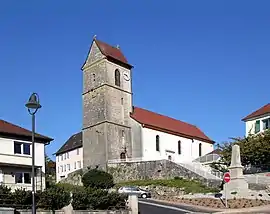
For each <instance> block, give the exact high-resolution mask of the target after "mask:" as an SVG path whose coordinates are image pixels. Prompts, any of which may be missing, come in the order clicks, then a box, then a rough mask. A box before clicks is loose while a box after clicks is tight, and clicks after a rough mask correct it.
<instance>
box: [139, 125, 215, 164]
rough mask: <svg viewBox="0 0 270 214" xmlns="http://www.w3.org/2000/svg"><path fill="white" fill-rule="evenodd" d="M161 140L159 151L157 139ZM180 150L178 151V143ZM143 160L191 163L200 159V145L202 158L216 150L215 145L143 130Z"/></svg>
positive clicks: (147, 129)
mask: <svg viewBox="0 0 270 214" xmlns="http://www.w3.org/2000/svg"><path fill="white" fill-rule="evenodd" d="M157 136H158V138H159V151H157V148H156V138H157ZM179 141H180V150H181V151H178V142H179ZM142 142H143V159H145V160H158V159H171V160H172V161H174V162H177V163H178V162H179V163H180V162H191V161H192V160H194V159H196V158H198V157H199V155H200V154H199V144H200V143H201V156H203V155H205V154H208V153H209V152H212V151H213V150H214V146H213V144H210V143H207V142H203V141H199V140H196V139H188V138H184V137H180V136H177V135H172V134H169V133H165V132H161V131H156V130H153V129H149V128H142ZM179 152H180V154H179Z"/></svg>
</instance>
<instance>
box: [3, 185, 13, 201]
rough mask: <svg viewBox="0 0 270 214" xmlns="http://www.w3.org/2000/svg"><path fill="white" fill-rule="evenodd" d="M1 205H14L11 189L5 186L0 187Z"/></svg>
mask: <svg viewBox="0 0 270 214" xmlns="http://www.w3.org/2000/svg"><path fill="white" fill-rule="evenodd" d="M0 205H1V206H8V205H13V200H12V194H11V189H10V188H8V187H6V186H3V185H0Z"/></svg>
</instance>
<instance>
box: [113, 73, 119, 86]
mask: <svg viewBox="0 0 270 214" xmlns="http://www.w3.org/2000/svg"><path fill="white" fill-rule="evenodd" d="M114 80H115V85H116V86H119V87H120V71H119V70H118V69H116V70H115V73H114Z"/></svg>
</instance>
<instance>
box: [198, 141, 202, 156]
mask: <svg viewBox="0 0 270 214" xmlns="http://www.w3.org/2000/svg"><path fill="white" fill-rule="evenodd" d="M199 156H200V157H201V156H202V144H201V143H200V144H199Z"/></svg>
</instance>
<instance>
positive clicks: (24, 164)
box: [0, 138, 45, 190]
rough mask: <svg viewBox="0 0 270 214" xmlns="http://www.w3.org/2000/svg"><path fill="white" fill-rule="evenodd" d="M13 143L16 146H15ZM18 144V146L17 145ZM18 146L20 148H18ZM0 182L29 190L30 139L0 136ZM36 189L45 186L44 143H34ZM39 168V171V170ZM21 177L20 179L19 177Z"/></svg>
mask: <svg viewBox="0 0 270 214" xmlns="http://www.w3.org/2000/svg"><path fill="white" fill-rule="evenodd" d="M15 144H16V145H17V148H15V147H16V146H15ZM19 145H20V146H19ZM19 147H20V148H19ZM0 148H1V150H0V183H2V184H4V185H6V186H9V187H11V188H12V189H15V188H18V187H23V188H26V189H27V190H31V188H32V186H31V179H30V182H29V176H30V178H31V166H32V144H31V142H30V141H23V140H14V139H8V138H0ZM35 166H36V167H38V172H37V173H38V174H37V177H36V186H37V190H40V189H44V188H45V144H44V143H35ZM40 170H41V171H40ZM19 177H21V179H19Z"/></svg>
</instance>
